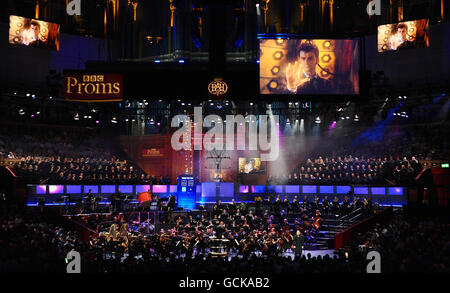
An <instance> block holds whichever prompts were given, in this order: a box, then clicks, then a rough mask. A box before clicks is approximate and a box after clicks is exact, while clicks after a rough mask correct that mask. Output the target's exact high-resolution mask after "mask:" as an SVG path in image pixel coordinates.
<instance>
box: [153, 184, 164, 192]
mask: <svg viewBox="0 0 450 293" xmlns="http://www.w3.org/2000/svg"><path fill="white" fill-rule="evenodd" d="M153 193H167V185H153Z"/></svg>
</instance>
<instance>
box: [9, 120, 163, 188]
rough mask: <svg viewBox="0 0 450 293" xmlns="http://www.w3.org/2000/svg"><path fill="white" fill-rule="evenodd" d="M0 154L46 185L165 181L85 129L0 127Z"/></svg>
mask: <svg viewBox="0 0 450 293" xmlns="http://www.w3.org/2000/svg"><path fill="white" fill-rule="evenodd" d="M0 129H1V130H2V132H0V133H1V134H0V157H2V158H3V159H6V161H7V164H8V166H9V167H10V168H11V169H12V170H13V171H14V172H15V173H16V174H17V175H19V176H27V177H36V178H38V180H39V181H40V182H45V183H49V184H80V183H81V184H90V183H93V184H110V183H111V184H114V183H117V184H122V183H126V184H128V183H136V184H168V183H169V180H168V178H163V177H161V176H150V175H148V174H145V173H144V172H143V171H142V170H141V169H140V168H139V167H138V166H137V165H136V164H135V163H134V162H132V161H130V160H127V159H124V158H120V156H117V155H115V154H118V153H121V151H120V150H117V149H118V147H116V146H114V145H111V143H110V142H109V141H108V140H107V139H102V138H101V136H100V134H98V133H95V132H91V131H88V130H86V129H58V128H40V127H32V126H30V127H19V126H14V125H12V126H8V127H7V126H2V127H1V128H0Z"/></svg>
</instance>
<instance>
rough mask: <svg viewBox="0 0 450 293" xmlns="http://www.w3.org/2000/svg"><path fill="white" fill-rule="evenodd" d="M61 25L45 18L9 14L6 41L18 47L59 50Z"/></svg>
mask: <svg viewBox="0 0 450 293" xmlns="http://www.w3.org/2000/svg"><path fill="white" fill-rule="evenodd" d="M60 30H61V25H60V24H58V23H53V22H49V21H45V20H40V19H34V18H28V17H23V16H18V15H13V14H11V15H9V30H8V42H9V44H10V45H14V46H18V47H25V48H26V47H31V48H40V49H45V50H49V51H59V50H60V42H61V33H60Z"/></svg>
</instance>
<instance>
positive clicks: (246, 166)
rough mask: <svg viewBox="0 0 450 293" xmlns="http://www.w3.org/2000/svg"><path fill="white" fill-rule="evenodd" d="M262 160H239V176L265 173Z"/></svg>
mask: <svg viewBox="0 0 450 293" xmlns="http://www.w3.org/2000/svg"><path fill="white" fill-rule="evenodd" d="M265 171H266V170H265V167H264V165H263V163H262V162H261V158H239V174H254V173H264V172H265Z"/></svg>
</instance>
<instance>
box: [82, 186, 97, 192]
mask: <svg viewBox="0 0 450 293" xmlns="http://www.w3.org/2000/svg"><path fill="white" fill-rule="evenodd" d="M89 189H91V190H92V193H98V185H84V186H83V191H84V192H83V193H88V192H89Z"/></svg>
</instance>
